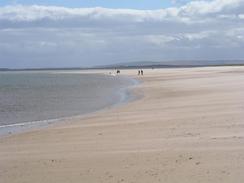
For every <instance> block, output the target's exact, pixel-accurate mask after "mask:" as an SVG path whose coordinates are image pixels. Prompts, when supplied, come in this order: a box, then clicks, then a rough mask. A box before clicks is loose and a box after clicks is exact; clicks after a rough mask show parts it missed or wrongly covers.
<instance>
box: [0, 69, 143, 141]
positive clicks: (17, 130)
mask: <svg viewBox="0 0 244 183" xmlns="http://www.w3.org/2000/svg"><path fill="white" fill-rule="evenodd" d="M14 72H15V71H14ZM44 72H46V71H44ZM84 72H88V73H89V71H86V70H84V71H82V72H80V73H74V72H73V71H66V72H64V73H65V74H66V73H67V74H83V73H84ZM55 73H58V74H64V73H63V71H61V72H54V74H55ZM91 74H96V75H99V74H101V73H96V72H95V73H91ZM101 75H108V76H110V75H109V74H106V73H102V74H101ZM115 77H121V78H123V79H126V80H128V81H130V82H131V83H132V84H131V85H128V86H126V87H123V88H120V90H118V91H114V92H116V93H117V94H118V95H119V100H118V101H117V102H115V103H113V104H111V105H109V106H105V107H103V108H101V109H97V110H93V111H89V112H86V113H83V114H77V115H72V116H65V117H60V118H54V119H44V120H38V121H27V122H21V123H14V124H8V125H1V126H0V138H3V137H8V136H11V135H16V134H21V133H26V132H29V131H32V130H38V129H43V128H48V127H49V126H53V125H59V123H60V124H64V123H65V121H71V120H74V119H83V118H85V117H88V116H92V115H96V113H99V112H103V111H106V110H108V109H111V108H113V107H117V106H120V105H125V104H126V103H128V102H130V101H133V100H136V99H137V98H138V96H136V95H134V94H133V92H132V91H131V90H133V87H135V86H136V85H138V84H139V83H140V81H139V80H136V79H135V78H133V77H128V76H115Z"/></svg>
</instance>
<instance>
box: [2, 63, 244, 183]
mask: <svg viewBox="0 0 244 183" xmlns="http://www.w3.org/2000/svg"><path fill="white" fill-rule="evenodd" d="M122 74H123V75H128V76H135V77H138V76H136V72H135V70H133V71H132V70H124V71H122ZM144 74H145V75H144V76H143V77H141V78H142V81H143V82H142V83H141V84H140V85H137V86H136V87H135V88H134V89H133V91H134V93H135V94H140V95H143V97H142V98H140V99H139V100H135V101H132V102H129V103H126V105H121V106H118V107H114V108H111V109H108V110H105V111H103V112H98V113H96V114H95V115H91V116H88V117H86V118H83V119H73V120H71V121H67V123H65V124H60V125H54V126H51V127H50V128H45V129H40V130H35V131H30V132H26V133H23V134H17V135H13V136H10V137H6V138H4V139H0V164H1V166H0V177H1V180H2V181H3V182H5V183H19V182H26V183H32V182H36V183H42V182H47V183H51V182H52V183H54V182H55V183H56V182H57V183H65V182H87V183H94V182H104V183H110V182H111V183H113V182H120V183H125V182H126V183H127V182H129V183H131V182H133V183H148V182H164V183H173V182H175V183H176V182H181V183H195V182H214V183H229V182H243V181H244V175H243V173H242V172H243V169H244V148H243V147H244V146H243V144H244V133H243V128H244V122H243V118H244V113H243V91H244V67H235V68H233V67H225V68H224V67H218V68H213V67H209V68H187V69H185V68H184V69H173V70H172V69H170V70H167V69H155V70H144Z"/></svg>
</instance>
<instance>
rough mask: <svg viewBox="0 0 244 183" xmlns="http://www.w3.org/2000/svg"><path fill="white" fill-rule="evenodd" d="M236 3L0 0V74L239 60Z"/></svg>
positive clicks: (240, 16)
mask: <svg viewBox="0 0 244 183" xmlns="http://www.w3.org/2000/svg"><path fill="white" fill-rule="evenodd" d="M243 50H244V0H201V1H198V0H194V1H189V0H168V1H167V0H82V1H79V0H66V1H65V0H63V1H61V0H53V1H52V2H50V1H47V0H43V1H41V3H40V1H37V0H15V1H14V0H12V1H11V0H2V1H0V68H43V67H87V66H95V65H107V64H116V63H121V62H137V61H162V62H166V61H167V62H171V61H172V62H173V61H174V60H203V61H204V60H206V61H211V60H230V61H233V60H244V51H243Z"/></svg>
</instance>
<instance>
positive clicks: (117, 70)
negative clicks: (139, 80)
mask: <svg viewBox="0 0 244 183" xmlns="http://www.w3.org/2000/svg"><path fill="white" fill-rule="evenodd" d="M109 74H112V73H111V72H109ZM116 74H117V75H118V74H120V70H119V69H116ZM143 74H144V73H143V70H142V69H140V70H138V75H141V76H143Z"/></svg>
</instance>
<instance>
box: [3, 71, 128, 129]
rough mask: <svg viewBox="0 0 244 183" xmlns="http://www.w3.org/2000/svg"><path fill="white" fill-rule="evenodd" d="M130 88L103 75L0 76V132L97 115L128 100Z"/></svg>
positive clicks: (124, 81) (34, 73)
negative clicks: (92, 113) (83, 115)
mask: <svg viewBox="0 0 244 183" xmlns="http://www.w3.org/2000/svg"><path fill="white" fill-rule="evenodd" d="M131 85H133V81H132V80H130V79H128V78H124V77H120V76H111V75H102V74H80V73H79V74H77V73H72V72H69V73H64V72H51V71H49V72H47V71H46V72H40V71H39V72H37V71H32V72H30V71H28V72H26V71H25V72H0V128H4V127H12V126H18V124H21V125H22V124H28V123H30V124H31V123H32V124H33V123H34V122H37V121H38V122H40V121H46V120H54V119H60V118H63V117H70V116H76V115H82V114H87V113H90V112H94V111H97V110H100V109H103V108H105V107H108V106H112V105H114V104H116V103H119V102H121V101H123V100H126V98H127V96H126V95H125V88H127V87H128V86H131Z"/></svg>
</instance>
